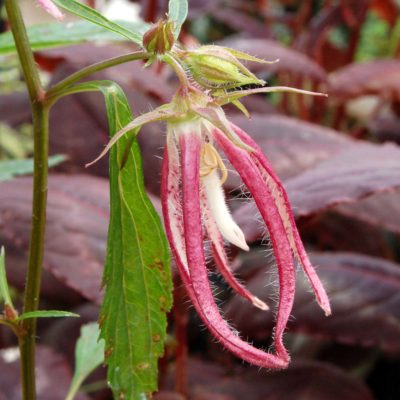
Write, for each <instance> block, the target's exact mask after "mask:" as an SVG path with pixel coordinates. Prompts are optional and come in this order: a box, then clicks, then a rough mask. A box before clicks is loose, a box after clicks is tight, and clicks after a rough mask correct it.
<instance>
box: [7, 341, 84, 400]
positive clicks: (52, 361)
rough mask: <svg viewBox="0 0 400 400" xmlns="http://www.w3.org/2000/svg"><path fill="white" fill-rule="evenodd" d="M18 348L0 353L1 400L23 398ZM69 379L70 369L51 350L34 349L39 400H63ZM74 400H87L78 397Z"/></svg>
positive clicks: (80, 396) (61, 358) (82, 396)
mask: <svg viewBox="0 0 400 400" xmlns="http://www.w3.org/2000/svg"><path fill="white" fill-rule="evenodd" d="M19 362H20V359H19V352H18V348H17V347H12V348H7V349H3V350H1V351H0V370H1V374H0V399H2V398H4V399H7V400H20V399H22V393H21V386H20V365H19ZM71 379H72V373H71V370H70V369H69V367H68V364H67V363H66V362H65V360H64V359H63V357H62V356H61V355H59V354H57V353H55V352H54V351H53V350H52V349H50V348H47V347H44V346H38V347H37V348H36V389H37V396H38V399H40V400H64V399H65V396H66V394H67V392H68V388H69V385H70V382H71ZM75 398H76V400H88V397H87V396H86V395H84V394H78V395H77V396H76V397H75Z"/></svg>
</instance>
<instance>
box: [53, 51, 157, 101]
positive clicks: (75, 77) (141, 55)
mask: <svg viewBox="0 0 400 400" xmlns="http://www.w3.org/2000/svg"><path fill="white" fill-rule="evenodd" d="M150 56H151V54H150V53H146V52H143V51H137V52H134V53H130V54H125V55H123V56H118V57H114V58H110V59H108V60H104V61H100V62H98V63H96V64H93V65H89V66H88V67H86V68H83V69H81V70H80V71H77V72H75V73H74V74H72V75H70V76H68V77H67V78H65V79H63V80H62V81H60V82H58V83H56V84H55V85H54V86H52V87H51V88H50V89H49V90H48V91H47V95H46V102H47V103H48V104H52V103H53V102H54V101H55V100H57V98H58V97H60V95H62V94H63V91H64V90H65V89H66V88H68V86H70V85H72V84H73V83H75V82H77V81H80V80H81V79H83V78H86V77H87V76H88V75H91V74H93V73H94V72H98V71H102V70H103V69H107V68H110V67H114V66H116V65H119V64H124V63H126V62H129V61H136V60H145V59H147V58H149V57H150Z"/></svg>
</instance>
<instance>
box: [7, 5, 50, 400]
mask: <svg viewBox="0 0 400 400" xmlns="http://www.w3.org/2000/svg"><path fill="white" fill-rule="evenodd" d="M5 5H6V10H7V15H8V20H9V23H10V26H11V31H12V34H13V36H14V40H15V44H16V48H17V52H18V56H19V59H20V63H21V67H22V71H23V74H24V78H25V82H26V86H27V89H28V92H29V97H30V102H31V108H32V117H33V130H34V173H33V200H32V230H31V237H30V245H29V260H28V271H27V278H26V286H25V294H24V307H23V312H28V311H35V310H37V308H38V304H39V295H40V283H41V275H42V263H43V251H44V233H45V224H46V202H47V172H48V109H47V107H46V106H45V105H44V102H43V100H44V98H45V91H44V90H43V88H42V86H41V83H40V78H39V74H38V71H37V69H36V65H35V60H34V58H33V54H32V50H31V48H30V45H29V41H28V37H27V34H26V29H25V25H24V21H23V19H22V15H21V12H20V9H19V6H18V1H17V0H6V1H5ZM21 332H22V334H21V335H20V336H19V348H20V352H21V381H22V392H23V399H24V400H35V399H36V387H35V386H36V385H35V337H36V319H35V318H28V319H26V320H23V322H22V326H21Z"/></svg>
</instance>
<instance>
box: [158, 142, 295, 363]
mask: <svg viewBox="0 0 400 400" xmlns="http://www.w3.org/2000/svg"><path fill="white" fill-rule="evenodd" d="M183 141H184V139H183ZM190 147H191V146H189V148H188V147H186V146H184V149H185V155H184V156H183V160H184V161H185V163H186V162H187V161H188V162H189V166H193V164H192V163H191V160H190V158H191V157H190V156H189V160H187V156H188V154H187V151H186V150H189V151H190ZM195 147H197V148H195V150H196V151H197V154H195V155H194V157H195V158H197V162H198V151H199V149H200V147H199V144H198V146H195ZM176 165H177V164H176V161H175V160H173V161H172V160H169V150H168V149H166V151H165V154H164V160H163V168H162V185H161V191H162V205H163V214H164V222H165V228H166V232H167V236H168V239H169V242H170V245H171V249H172V252H173V255H174V257H175V261H176V264H177V267H178V269H179V272H180V275H181V278H182V281H183V283H184V285H185V287H186V290H187V291H188V294H189V296H190V298H191V300H192V302H193V304H194V306H195V308H196V310H197V312H198V313H199V315H200V317H201V318H202V320H203V321H204V323H205V324H206V326H207V327H208V329H209V330H210V331H211V333H212V334H213V335H214V336H215V337H216V339H217V340H218V341H220V342H221V344H222V345H223V346H225V347H226V348H227V349H228V350H230V351H231V352H232V353H234V354H235V355H236V356H238V357H239V358H242V359H243V360H245V361H247V362H249V363H251V364H255V365H258V366H261V367H265V368H271V369H282V368H285V367H287V364H288V361H287V360H282V359H281V358H279V357H277V356H275V355H273V354H268V353H265V352H263V351H262V350H259V349H256V348H254V347H253V346H251V345H250V344H249V343H246V342H244V341H243V340H241V339H240V338H239V337H238V336H237V335H236V334H235V333H234V332H233V331H232V330H231V329H230V327H229V325H228V324H227V323H226V321H224V320H223V318H222V317H221V315H220V314H219V311H218V308H217V306H216V304H215V301H214V298H213V295H212V292H211V288H210V286H209V283H208V275H207V271H206V267H205V260H204V253H203V242H202V232H201V220H200V205H199V185H198V177H197V179H196V178H195V179H194V180H193V179H190V181H191V183H192V185H193V184H194V189H195V192H194V193H192V194H190V191H189V193H188V191H187V190H188V189H189V190H190V187H191V185H190V184H189V187H188V186H187V185H185V184H184V186H185V190H184V192H186V195H185V196H184V197H185V198H186V199H187V198H188V194H190V196H189V198H191V201H189V204H185V207H184V208H185V213H186V218H185V226H186V225H187V218H190V217H191V215H188V209H190V207H191V206H192V205H193V203H195V204H197V206H196V211H195V213H194V214H193V215H194V216H195V217H196V220H197V227H196V224H192V225H191V227H189V232H188V231H185V234H184V227H183V226H182V225H180V224H179V223H175V228H174V229H173V228H172V225H173V224H174V222H173V219H174V218H175V215H176V214H174V209H173V208H174V206H175V205H177V204H176V200H177V199H178V196H173V197H174V200H171V199H170V197H169V196H170V195H171V192H170V190H171V187H172V186H171V179H172V182H174V181H175V180H176V177H175V176H174V172H175V166H176ZM187 167H188V166H186V167H183V169H184V171H185V172H186V171H187ZM193 173H194V175H195V174H196V173H197V174H198V165H197V172H194V171H192V174H191V175H192V176H193ZM189 178H190V177H189ZM184 181H185V180H184ZM173 186H175V185H173ZM196 188H197V189H196ZM173 192H175V189H173ZM189 214H191V213H189ZM190 228H194V230H195V232H192V231H191V229H190ZM194 234H196V235H198V236H195V235H194ZM183 237H186V246H188V242H191V240H192V239H194V242H195V243H193V244H191V245H190V248H191V249H192V248H195V249H196V253H195V255H193V256H190V257H189V253H190V251H189V249H188V252H187V254H182V251H180V250H179V247H180V244H179V242H180V240H181V239H183ZM193 261H195V262H194V263H193ZM197 261H199V262H197ZM188 262H189V265H190V273H191V274H192V276H191V275H190V274H189V272H188ZM190 263H192V264H190Z"/></svg>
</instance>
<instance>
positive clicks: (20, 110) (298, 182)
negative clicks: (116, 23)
mask: <svg viewBox="0 0 400 400" xmlns="http://www.w3.org/2000/svg"><path fill="white" fill-rule="evenodd" d="M2 3H3V2H2V1H0V15H1V19H0V30H1V32H5V31H6V30H7V29H8V25H7V20H6V16H5V11H4V7H3V4H2ZM86 3H87V4H88V5H90V6H92V7H95V8H96V9H98V10H99V11H101V12H102V13H103V14H104V15H106V16H107V17H108V18H110V19H115V20H126V21H130V22H140V21H142V20H144V21H147V22H156V21H157V20H158V19H160V18H162V17H163V16H164V15H165V13H166V10H167V1H166V0H142V1H138V2H134V1H128V0H110V1H106V0H102V1H100V0H92V1H87V2H86ZM21 5H22V7H23V12H24V17H25V18H26V22H27V24H28V25H34V24H49V23H54V21H53V20H52V18H51V17H50V16H49V15H47V14H46V13H45V12H44V11H42V10H41V9H40V8H38V7H37V6H36V4H35V2H32V1H30V0H23V1H21ZM189 7H190V8H189V18H188V21H187V22H186V23H185V25H184V27H183V32H182V35H181V42H182V44H183V45H184V46H187V47H196V46H198V45H199V44H203V43H213V44H219V45H226V46H229V47H232V48H235V49H238V50H241V51H245V52H248V53H249V54H252V55H255V56H257V57H260V58H263V59H266V60H275V59H279V60H280V61H279V62H278V63H275V64H269V65H266V64H252V63H249V67H250V68H251V69H252V71H254V72H255V73H256V74H257V75H258V76H259V77H260V78H262V79H264V80H266V81H267V82H268V85H271V86H274V85H280V86H283V85H287V86H293V87H297V88H303V89H307V90H314V91H320V92H324V93H328V94H329V97H328V98H327V99H325V98H315V97H305V96H299V95H293V94H282V93H279V94H278V93H272V94H269V95H256V96H252V97H251V98H246V99H245V100H244V101H243V102H244V104H245V106H246V107H247V109H248V110H249V111H250V113H251V118H250V119H248V118H246V116H244V115H243V114H241V113H240V111H238V110H237V109H234V108H232V109H231V108H228V109H227V112H228V114H229V116H230V118H231V119H232V120H233V121H234V122H235V123H236V124H238V125H239V126H241V127H242V128H244V129H245V130H246V131H247V132H248V133H249V134H250V135H251V136H252V137H254V138H255V139H256V141H257V142H258V143H259V144H260V146H261V147H262V149H263V151H264V153H265V154H266V155H267V157H268V158H269V159H270V160H271V162H272V164H273V166H274V167H275V169H276V171H277V173H278V175H279V176H280V177H281V179H282V180H283V182H284V186H285V188H286V189H287V191H288V194H289V197H290V199H291V201H292V204H293V208H294V212H295V216H296V219H297V223H298V226H299V229H300V233H301V235H302V238H303V240H304V242H305V244H306V247H307V250H308V251H309V252H310V255H311V259H312V261H313V263H314V264H315V265H316V267H317V269H318V274H319V275H320V277H321V279H322V281H323V282H324V283H325V285H326V288H327V291H328V293H329V295H330V298H331V301H332V310H333V315H332V316H331V317H329V318H326V317H325V316H324V315H323V313H322V312H321V310H319V309H318V307H317V305H316V303H315V301H314V299H313V295H312V294H311V293H310V289H309V286H308V284H307V282H306V281H305V279H304V277H303V274H302V272H301V271H299V273H298V288H297V289H298V290H297V294H296V301H295V307H294V310H293V317H292V319H291V321H290V324H289V327H288V331H287V335H286V343H287V345H288V348H289V350H290V353H291V355H292V359H293V363H292V365H291V367H290V368H289V369H288V370H287V371H282V372H278V373H268V372H265V371H260V370H258V369H257V368H254V367H250V366H248V365H243V364H242V363H240V362H239V361H238V360H237V359H235V358H234V357H232V356H231V355H230V354H229V353H227V352H225V351H223V350H222V348H221V346H219V345H218V344H217V343H215V342H214V341H213V340H212V339H211V338H210V335H209V333H208V332H207V331H206V330H204V329H202V327H201V323H200V321H199V319H198V317H197V316H196V315H195V313H194V311H193V310H192V308H190V306H189V303H188V301H187V299H186V297H185V294H184V291H183V290H182V288H181V286H180V282H179V280H178V277H177V276H176V277H175V281H176V290H175V303H176V304H175V307H174V309H173V310H172V312H171V313H170V316H169V320H170V324H169V333H170V336H169V340H168V343H167V348H166V355H165V357H164V358H163V359H162V360H161V362H160V389H161V392H160V393H159V394H158V395H156V399H164V400H168V399H184V398H190V399H196V400H202V399H209V400H236V399H246V400H247V399H248V400H272V399H274V400H275V399H282V400H286V399H288V400H289V399H291V400H292V399H296V400H303V399H304V400H330V399H332V400H334V399H335V400H337V399H341V400H358V399H359V400H368V399H377V400H392V399H393V400H397V399H400V247H399V243H400V240H399V239H400V236H399V234H400V191H399V189H400V149H399V144H400V1H398V0H348V1H346V0H343V1H342V0H331V1H329V0H326V1H321V0H303V1H296V0H281V1H278V0H275V1H273V0H246V1H245V0H190V1H189ZM74 21H76V19H75V18H73V17H70V16H67V18H66V19H65V21H64V23H66V24H74ZM69 26H73V25H69ZM44 32H45V31H44ZM43 34H46V33H43ZM88 39H89V40H90V38H88ZM135 49H136V48H135V45H132V44H130V43H125V42H118V43H106V42H100V41H95V42H91V43H89V42H86V43H80V44H76V45H74V46H68V47H67V46H66V47H58V48H53V49H50V50H44V51H39V52H36V53H35V58H36V61H37V63H38V66H39V68H40V71H41V77H42V79H43V81H44V82H46V83H48V84H51V83H53V82H57V81H59V80H61V79H63V78H64V77H66V76H67V75H69V74H71V73H73V72H74V71H76V70H78V69H80V68H82V67H83V66H86V65H89V64H92V63H94V62H97V61H100V60H103V59H106V58H110V57H113V56H116V55H121V54H124V53H127V52H131V51H134V50H135ZM92 79H111V80H115V81H116V82H118V83H119V84H120V85H121V87H122V88H123V89H124V91H125V93H126V94H127V97H128V99H129V101H130V104H131V106H132V110H133V112H134V114H136V115H137V114H139V113H141V112H146V111H149V110H150V109H152V108H154V107H156V106H158V105H160V104H162V103H164V102H168V101H169V100H170V99H171V97H172V95H173V93H174V90H175V89H176V87H177V81H176V79H175V78H174V75H173V73H172V72H171V71H170V70H169V69H168V68H167V67H165V66H160V65H157V64H154V65H152V66H151V67H150V68H146V69H144V68H143V64H142V63H140V62H136V63H129V64H125V65H122V66H118V67H114V68H112V69H109V70H107V71H104V72H101V73H98V74H96V75H95V76H93V77H92ZM107 141H108V127H107V120H106V116H105V108H104V104H103V98H102V97H101V95H97V94H82V95H75V96H70V97H67V98H64V99H63V100H62V101H60V102H58V103H57V104H56V105H55V107H54V109H53V110H52V114H51V121H50V152H51V154H53V155H56V154H63V155H65V156H67V160H66V161H64V162H62V163H61V164H59V165H58V166H56V167H54V168H52V170H51V175H50V180H49V206H48V217H47V218H48V225H47V236H46V254H45V265H44V268H45V272H44V280H43V289H42V304H41V308H43V309H66V310H70V311H74V312H77V313H78V314H80V315H81V318H80V319H79V320H75V319H66V320H57V319H55V320H51V321H43V320H42V321H40V322H39V337H38V343H39V352H38V354H39V356H38V359H39V365H38V377H39V378H38V379H39V382H40V384H39V385H38V387H39V388H40V389H39V390H40V392H39V393H40V396H39V398H40V399H51V400H58V399H63V398H64V396H65V393H66V392H67V388H68V385H69V381H70V377H71V371H72V370H73V363H74V355H73V353H74V346H75V342H76V339H77V337H78V336H79V329H80V326H81V325H82V324H84V323H85V322H88V321H95V320H97V316H98V307H99V304H101V298H102V292H101V291H100V290H99V286H100V281H101V275H102V268H103V259H104V255H105V246H106V236H107V225H108V215H109V214H108V213H109V211H108V207H109V202H108V180H107V176H108V165H107V160H105V159H103V160H101V161H100V162H99V163H97V164H95V165H94V166H93V167H91V168H89V169H85V168H84V165H85V163H87V162H89V161H91V160H93V159H94V158H95V156H97V155H98V153H99V152H100V150H101V149H102V148H103V147H104V145H105V143H107ZM139 141H140V145H141V149H142V152H143V163H144V172H145V183H146V187H147V190H148V192H149V194H150V196H151V199H152V201H153V202H154V204H155V206H156V208H157V209H158V210H160V206H159V183H160V165H161V160H160V157H161V156H162V152H163V146H164V141H165V127H164V126H163V125H162V124H152V125H150V126H145V127H144V128H143V129H142V131H141V133H140V135H139ZM32 150H33V140H32V125H31V116H30V109H29V102H28V96H27V93H26V90H25V86H24V83H23V80H22V77H21V71H20V69H19V66H18V59H17V57H16V56H14V55H2V54H1V53H0V168H1V163H2V162H5V161H10V160H16V159H25V158H28V157H31V156H32ZM231 169H232V168H231ZM0 171H1V169H0ZM23 174H24V171H21V175H23ZM0 178H1V182H0V244H1V245H4V246H5V248H6V265H7V269H8V270H7V272H8V276H9V280H10V283H11V285H12V289H13V295H14V297H15V303H16V304H20V302H21V294H22V290H23V285H24V274H25V265H26V258H27V248H28V238H29V229H30V212H31V210H30V207H31V206H30V202H31V177H30V176H21V177H13V178H12V179H11V178H10V177H8V178H7V179H6V178H5V177H3V176H2V175H1V173H0ZM225 189H226V194H227V196H228V198H229V205H230V207H231V209H232V211H233V214H234V217H235V219H236V220H237V221H238V223H239V225H240V226H241V227H242V229H243V231H244V232H245V235H246V239H247V241H248V243H249V244H250V245H251V251H250V252H249V253H246V254H244V253H240V252H238V250H237V249H234V248H232V249H230V257H231V260H232V266H233V268H234V269H235V272H236V273H237V275H238V276H239V277H240V278H241V279H242V280H243V281H244V282H245V283H246V285H247V286H248V288H249V289H250V290H251V291H252V292H254V293H255V294H256V295H257V296H258V297H260V298H262V299H263V300H265V301H266V302H267V303H268V304H269V305H270V306H271V308H272V309H274V308H276V302H277V294H276V293H277V291H278V287H277V276H276V272H275V267H274V260H273V256H271V255H270V254H269V252H268V240H266V238H265V235H264V232H263V229H262V226H261V224H260V223H259V218H258V217H257V214H256V210H255V207H254V204H253V203H252V200H251V199H248V198H246V197H247V196H245V195H243V188H242V187H241V182H240V180H239V178H238V176H237V175H236V174H235V173H234V172H233V171H232V172H231V173H230V174H229V179H228V180H227V182H226V185H225ZM210 270H211V271H213V265H210ZM211 279H212V280H213V283H214V285H215V288H216V291H215V293H216V296H217V298H218V303H219V304H220V307H221V309H222V311H223V312H224V314H225V317H226V318H227V319H228V320H229V321H230V323H231V324H232V325H233V326H234V327H235V328H237V329H238V331H239V332H241V335H242V336H243V337H244V338H246V339H248V340H249V341H251V342H253V343H254V344H255V345H257V346H259V347H262V348H268V347H269V346H270V345H271V335H272V334H273V332H272V327H273V321H274V313H273V312H271V313H265V312H261V311H259V310H256V309H252V308H251V306H250V305H248V304H246V303H244V302H243V301H242V300H241V299H239V298H237V297H236V296H235V295H233V294H232V293H231V292H230V291H229V289H228V288H227V287H226V284H225V282H224V281H223V280H222V279H221V278H219V277H218V276H217V275H215V274H211ZM15 345H16V342H15V340H14V337H13V336H12V335H11V334H10V333H9V332H8V331H7V330H6V329H4V328H3V327H2V326H0V368H1V371H2V373H1V374H0V399H3V398H4V399H8V400H14V399H19V398H20V397H19V396H20V395H19V392H18V390H19V389H18V384H17V382H18V380H19V377H18V374H19V370H18V359H17V357H18V355H17V353H16V352H15ZM56 381H57V385H54V382H56ZM187 382H189V383H187ZM105 387H106V383H105V371H104V368H99V370H98V371H96V372H95V374H94V375H93V376H91V377H90V379H89V381H88V382H87V383H86V384H85V385H84V387H83V389H84V392H83V393H81V395H80V396H81V397H79V398H80V399H111V395H110V392H109V391H108V390H107V389H105Z"/></svg>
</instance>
